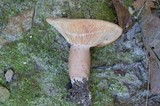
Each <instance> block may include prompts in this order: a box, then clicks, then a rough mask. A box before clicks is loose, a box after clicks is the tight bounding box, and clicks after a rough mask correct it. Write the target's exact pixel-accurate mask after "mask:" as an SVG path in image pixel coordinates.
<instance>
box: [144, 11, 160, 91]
mask: <svg viewBox="0 0 160 106" xmlns="http://www.w3.org/2000/svg"><path fill="white" fill-rule="evenodd" d="M159 29H160V19H159V18H158V17H157V16H154V15H152V14H151V15H148V16H145V17H143V20H142V31H143V34H144V36H143V41H144V45H145V47H146V49H147V51H148V53H149V72H150V83H151V93H152V94H160V82H159V81H160V48H159V45H160V30H159Z"/></svg>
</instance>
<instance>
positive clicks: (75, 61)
mask: <svg viewBox="0 0 160 106" xmlns="http://www.w3.org/2000/svg"><path fill="white" fill-rule="evenodd" d="M89 49H90V47H88V46H81V45H72V46H71V48H70V52H69V76H70V79H71V83H74V81H75V80H78V81H82V80H83V79H84V78H86V79H88V77H89V73H90V50H89Z"/></svg>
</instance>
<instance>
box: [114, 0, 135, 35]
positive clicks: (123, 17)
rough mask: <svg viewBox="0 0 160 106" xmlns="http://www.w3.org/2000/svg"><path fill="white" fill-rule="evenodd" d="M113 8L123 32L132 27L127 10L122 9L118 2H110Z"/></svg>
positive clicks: (116, 0) (115, 0)
mask: <svg viewBox="0 0 160 106" xmlns="http://www.w3.org/2000/svg"><path fill="white" fill-rule="evenodd" d="M112 2H113V5H114V7H115V10H116V13H117V17H118V24H119V25H120V26H121V27H122V28H123V31H124V32H126V31H127V30H128V29H129V28H130V27H131V26H132V23H133V22H132V17H131V14H130V13H129V11H128V9H127V8H126V7H124V6H123V5H122V4H121V3H120V1H119V0H112Z"/></svg>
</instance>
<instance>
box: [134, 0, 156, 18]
mask: <svg viewBox="0 0 160 106" xmlns="http://www.w3.org/2000/svg"><path fill="white" fill-rule="evenodd" d="M132 5H133V7H134V9H135V11H139V10H140V9H141V8H142V7H144V5H145V13H146V15H147V14H151V12H152V11H151V8H155V6H154V3H153V1H152V0H136V1H134V2H133V3H132Z"/></svg>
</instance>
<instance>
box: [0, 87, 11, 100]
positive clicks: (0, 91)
mask: <svg viewBox="0 0 160 106" xmlns="http://www.w3.org/2000/svg"><path fill="white" fill-rule="evenodd" d="M9 97H10V92H9V90H8V89H6V88H5V87H2V86H0V102H5V101H7V100H8V99H9Z"/></svg>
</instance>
